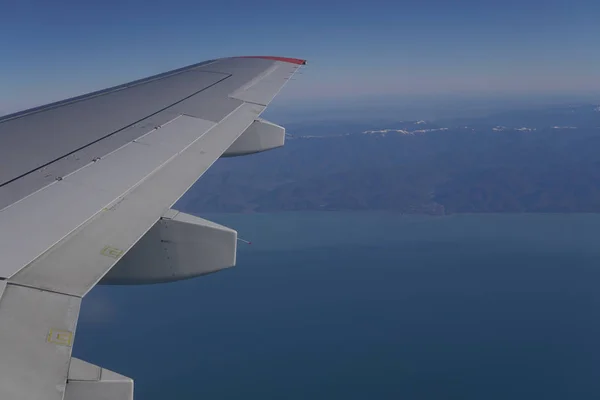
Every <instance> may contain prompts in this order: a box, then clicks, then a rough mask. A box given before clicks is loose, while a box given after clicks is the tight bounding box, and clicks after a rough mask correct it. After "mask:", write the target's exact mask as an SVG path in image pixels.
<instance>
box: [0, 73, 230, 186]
mask: <svg viewBox="0 0 600 400" xmlns="http://www.w3.org/2000/svg"><path fill="white" fill-rule="evenodd" d="M231 76H232V75H231V74H229V75H227V76H225V77H223V78H221V79H219V80H218V81H216V82H215V83H212V84H210V85H208V86H206V87H205V88H202V89H200V90H198V91H196V92H194V93H192V94H191V95H189V96H186V97H184V98H183V99H181V100H178V101H176V102H175V103H172V104H170V105H168V106H166V107H164V108H162V109H160V110H158V111H156V112H154V113H152V114H149V115H146V116H145V117H144V118H141V119H139V120H137V121H135V122H132V123H131V124H129V125H126V126H124V127H122V128H119V129H117V130H116V131H114V132H111V133H109V134H107V135H104V136H102V137H101V138H98V139H96V140H94V141H92V142H90V143H87V144H85V145H83V146H81V147H79V148H77V149H75V150H72V151H71V152H69V153H67V154H64V155H62V156H60V157H57V158H55V159H54V160H52V161H49V162H47V163H45V164H43V165H40V166H39V167H36V168H34V169H32V170H30V171H27V172H24V173H22V174H21V175H19V176H17V177H14V178H12V179H10V180H8V181H6V182H3V183H1V184H0V188H1V187H3V186H6V185H8V184H10V183H12V182H14V181H17V180H19V179H21V178H23V177H25V176H27V175H29V174H32V173H34V172H36V171H38V170H40V169H42V168H45V167H47V166H48V165H51V164H54V163H55V162H57V161H60V160H62V159H63V158H66V157H68V156H70V155H72V154H74V153H77V152H78V151H81V150H83V149H85V148H87V147H89V146H91V145H93V144H96V143H98V142H100V141H102V140H104V139H107V138H109V137H111V136H113V135H115V134H117V133H119V132H122V131H124V130H125V129H127V128H130V127H132V126H133V125H135V124H137V123H139V122H142V121H143V120H145V119H147V118H150V117H153V116H155V115H156V114H158V113H161V112H163V111H165V110H167V109H169V108H171V107H173V106H174V105H177V104H179V103H181V102H183V101H185V100H187V99H189V98H191V97H193V96H195V95H197V94H199V93H201V92H203V91H204V90H207V89H209V88H211V87H213V86H215V85H217V84H219V83H221V82H223V81H224V80H225V79H227V78H230V77H231Z"/></svg>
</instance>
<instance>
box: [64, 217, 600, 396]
mask: <svg viewBox="0 0 600 400" xmlns="http://www.w3.org/2000/svg"><path fill="white" fill-rule="evenodd" d="M201 216H202V217H204V218H207V219H210V220H213V221H216V222H218V223H221V224H223V225H226V226H229V227H232V228H234V229H236V230H237V231H238V232H239V237H241V238H243V239H246V240H248V241H251V242H252V244H251V245H247V244H245V243H243V242H240V243H239V250H238V260H237V266H236V267H235V268H230V269H227V270H224V271H222V272H219V273H216V274H212V275H207V276H204V277H200V278H195V279H190V280H186V281H180V282H175V283H169V284H160V285H144V286H99V287H96V288H95V289H94V290H93V291H92V292H91V293H90V294H89V295H88V296H87V297H86V298H85V299H84V302H83V307H82V311H81V317H80V322H79V326H78V328H77V337H76V340H75V347H74V356H75V357H78V358H82V359H84V360H86V361H89V362H92V363H94V364H98V365H101V366H103V367H105V368H108V369H111V370H113V371H116V372H118V373H121V374H123V375H126V376H129V377H132V378H133V379H135V399H137V400H158V399H161V400H163V399H170V400H171V399H173V400H177V399H182V400H183V399H278V400H279V399H361V400H363V399H457V400H458V399H461V400H475V399H477V400H480V399H483V400H495V399H498V400H500V399H502V400H504V399H511V400H518V399H527V400H530V399H543V400H553V399H557V400H558V399H561V400H564V399H577V400H582V399H598V398H600V290H599V287H600V215H597V214H518V215H512V214H497V215H495V214H484V215H452V216H444V217H427V216H413V215H401V214H395V213H385V212H290V213H274V214H206V215H201Z"/></svg>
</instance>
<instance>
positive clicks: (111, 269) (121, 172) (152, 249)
mask: <svg viewBox="0 0 600 400" xmlns="http://www.w3.org/2000/svg"><path fill="white" fill-rule="evenodd" d="M304 64H305V61H304V60H300V59H293V58H282V57H267V56H257V57H232V58H224V59H218V60H212V61H207V62H204V63H200V64H196V65H192V66H189V67H185V68H181V69H178V70H175V71H170V72H167V73H164V74H160V75H157V76H153V77H150V78H147V79H142V80H139V81H135V82H131V83H128V84H124V85H121V86H117V87H113V88H109V89H106V90H103V91H99V92H94V93H90V94H88V95H84V96H80V97H76V98H72V99H68V100H64V101H61V102H57V103H53V104H49V105H46V106H42V107H37V108H34V109H31V110H26V111H23V112H19V113H16V114H12V115H8V116H5V117H1V118H0V160H1V161H0V163H1V168H0V399H15V400H21V399H23V400H25V399H27V400H36V399H44V400H60V399H68V400H79V399H89V400H95V399H105V398H110V399H115V400H121V399H131V398H133V381H132V380H131V379H129V378H127V377H124V376H121V375H119V374H117V373H114V372H112V371H108V370H106V369H103V368H100V367H97V366H95V365H92V364H89V363H86V362H84V361H81V360H76V359H72V358H71V349H72V345H73V340H74V338H75V330H76V326H77V318H78V315H79V307H80V304H81V299H82V297H83V296H84V295H85V294H86V293H88V292H89V291H90V290H91V289H92V288H93V287H94V285H96V284H98V283H105V284H137V283H150V282H166V281H172V280H178V279H185V278H189V277H193V276H199V275H203V274H206V273H211V272H214V271H218V270H220V269H223V268H227V267H230V266H233V265H235V251H236V239H237V233H236V232H235V231H234V230H231V229H229V228H226V227H223V226H220V225H218V224H215V223H213V222H210V221H206V220H203V219H201V218H197V217H194V216H191V215H187V214H184V213H181V212H179V211H177V210H173V209H171V207H172V206H173V204H174V203H175V202H176V201H177V200H178V199H179V198H180V197H181V196H182V195H183V194H184V193H185V192H186V191H187V190H188V189H189V188H190V186H191V185H192V184H193V183H194V182H195V181H196V180H197V179H198V178H199V177H200V176H202V174H203V173H204V172H205V171H206V170H207V169H208V168H209V167H210V166H211V165H212V164H213V163H214V162H215V161H216V160H217V159H218V158H219V157H222V156H236V155H243V154H250V153H256V152H259V151H264V150H269V149H272V148H275V147H279V146H282V145H283V142H284V137H285V130H284V129H283V128H282V127H280V126H277V125H275V124H272V123H270V122H268V121H265V120H262V119H260V118H259V116H260V114H261V113H262V112H263V110H264V109H265V108H266V106H267V105H268V104H269V102H270V101H271V100H272V99H273V97H274V96H275V95H276V94H277V93H278V91H279V90H280V89H281V88H282V87H283V85H284V84H285V83H286V82H287V80H288V79H289V78H290V77H291V76H292V75H293V74H294V73H295V72H296V71H297V69H298V68H300V67H301V66H302V65H304Z"/></svg>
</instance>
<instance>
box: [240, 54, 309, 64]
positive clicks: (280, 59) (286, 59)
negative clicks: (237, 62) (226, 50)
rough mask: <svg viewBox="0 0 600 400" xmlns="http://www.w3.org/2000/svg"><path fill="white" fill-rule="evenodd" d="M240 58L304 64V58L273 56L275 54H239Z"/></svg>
mask: <svg viewBox="0 0 600 400" xmlns="http://www.w3.org/2000/svg"><path fill="white" fill-rule="evenodd" d="M240 58H263V59H265V60H275V61H283V62H288V63H291V64H298V65H306V60H302V59H300V58H289V57H275V56H241V57H240Z"/></svg>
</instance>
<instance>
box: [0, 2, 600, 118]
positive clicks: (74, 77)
mask: <svg viewBox="0 0 600 400" xmlns="http://www.w3.org/2000/svg"><path fill="white" fill-rule="evenodd" d="M1 5H2V12H1V13H0V54H1V56H0V71H1V72H2V73H1V74H0V114H3V113H6V112H9V111H15V110H18V109H21V108H24V107H29V106H33V105H38V104H42V103H45V102H48V101H51V100H57V99H61V98H64V97H67V96H72V95H77V94H81V93H85V92H87V91H90V90H95V89H100V88H103V87H106V86H108V85H114V84H119V83H123V82H126V81H129V80H132V79H136V78H140V77H144V76H148V75H150V74H154V73H159V72H164V71H165V70H168V69H172V68H178V67H181V66H183V65H186V64H191V63H195V62H198V61H201V60H204V59H211V58H215V57H221V56H230V55H244V54H272V55H283V56H291V57H300V58H307V59H308V60H309V66H308V68H307V69H306V70H305V71H304V74H303V75H302V76H299V77H298V80H296V81H293V82H291V84H290V85H289V86H290V87H289V88H286V90H285V91H284V92H283V93H282V95H281V96H280V101H283V102H285V101H305V102H313V101H317V100H323V99H328V100H341V99H348V98H356V97H361V96H386V95H403V96H413V95H440V94H443V95H448V94H470V93H473V94H478V95H480V94H510V95H513V94H514V95H520V94H525V93H528V94H531V93H540V94H544V93H563V92H564V93H590V92H600V50H599V47H598V42H599V38H600V23H598V21H600V2H598V1H597V0H571V1H566V0H561V1H555V0H545V1H540V0H533V1H527V0H521V1H513V0H508V1H487V0H479V1H475V0H462V1H461V0H458V1H449V0H421V1H403V0H397V1H393V0H385V1H378V0H369V1H360V2H358V1H354V0H348V1H335V2H334V1H326V0H321V1H314V0H304V1H284V0H280V1H277V2H273V1H262V0H256V1H247V0H246V1H240V0H212V1H211V2H205V1H178V0H171V1H155V0H150V1H143V2H142V1H137V0H120V1H113V0H107V1H101V2H100V1H98V2H95V3H92V2H85V1H83V2H82V1H72V0H68V1H58V2H49V1H46V0H4V1H3V2H2V3H1Z"/></svg>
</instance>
